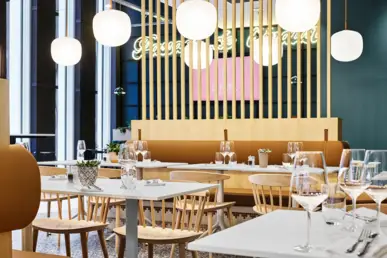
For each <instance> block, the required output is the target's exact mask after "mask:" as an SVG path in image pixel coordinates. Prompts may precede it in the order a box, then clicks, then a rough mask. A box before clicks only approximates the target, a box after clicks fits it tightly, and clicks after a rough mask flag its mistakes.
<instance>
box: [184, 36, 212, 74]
mask: <svg viewBox="0 0 387 258" xmlns="http://www.w3.org/2000/svg"><path fill="white" fill-rule="evenodd" d="M199 42H200V62H199V44H198V43H199ZM190 51H191V50H190V43H187V45H186V46H185V48H184V62H185V64H186V65H187V66H188V67H190V66H191V58H190V56H191V54H190ZM207 51H209V52H208V63H207ZM213 59H214V53H213V52H212V48H211V47H210V48H209V49H207V48H206V43H204V42H203V41H193V42H192V69H199V64H200V69H205V68H207V67H209V66H210V65H211V63H212V60H213Z"/></svg>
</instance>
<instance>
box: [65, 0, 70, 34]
mask: <svg viewBox="0 0 387 258" xmlns="http://www.w3.org/2000/svg"><path fill="white" fill-rule="evenodd" d="M67 9H68V2H67V0H66V9H65V23H66V37H67V36H68V35H69V26H68V21H67Z"/></svg>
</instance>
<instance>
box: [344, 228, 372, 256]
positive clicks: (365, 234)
mask: <svg viewBox="0 0 387 258" xmlns="http://www.w3.org/2000/svg"><path fill="white" fill-rule="evenodd" d="M370 234H371V231H370V230H368V229H364V228H363V230H362V231H361V233H360V236H359V238H358V239H357V241H356V242H355V243H354V244H353V245H352V246H351V247H350V248H348V249H347V251H346V252H347V253H353V252H354V251H355V250H356V248H357V246H358V245H359V244H360V243H361V242H363V241H364V240H365V239H366V238H367V237H368V236H369V235H370Z"/></svg>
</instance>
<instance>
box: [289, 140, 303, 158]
mask: <svg viewBox="0 0 387 258" xmlns="http://www.w3.org/2000/svg"><path fill="white" fill-rule="evenodd" d="M303 147H304V144H303V143H302V142H288V155H289V157H290V158H291V159H292V162H293V161H294V157H295V156H296V152H297V151H302V150H303Z"/></svg>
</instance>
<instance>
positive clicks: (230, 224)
mask: <svg viewBox="0 0 387 258" xmlns="http://www.w3.org/2000/svg"><path fill="white" fill-rule="evenodd" d="M227 214H228V224H229V226H230V227H232V226H234V223H233V216H232V212H231V207H229V208H227Z"/></svg>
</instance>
